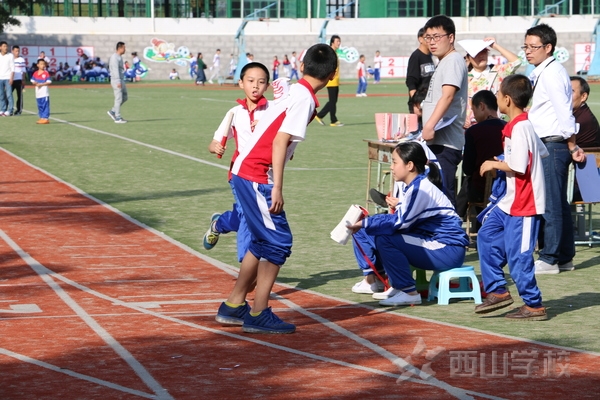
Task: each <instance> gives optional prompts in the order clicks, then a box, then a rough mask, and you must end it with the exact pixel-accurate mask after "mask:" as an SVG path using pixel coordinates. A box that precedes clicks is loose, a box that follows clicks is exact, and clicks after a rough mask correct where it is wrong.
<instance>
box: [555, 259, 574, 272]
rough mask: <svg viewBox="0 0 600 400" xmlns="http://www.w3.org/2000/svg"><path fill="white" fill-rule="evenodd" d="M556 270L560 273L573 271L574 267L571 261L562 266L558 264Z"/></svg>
mask: <svg viewBox="0 0 600 400" xmlns="http://www.w3.org/2000/svg"><path fill="white" fill-rule="evenodd" d="M558 270H559V271H560V272H563V271H573V270H575V266H574V265H573V261H569V262H566V263H564V264H558Z"/></svg>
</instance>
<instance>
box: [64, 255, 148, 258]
mask: <svg viewBox="0 0 600 400" xmlns="http://www.w3.org/2000/svg"><path fill="white" fill-rule="evenodd" d="M70 257H71V258H140V257H141V258H145V257H156V254H125V255H122V256H81V255H75V256H70Z"/></svg>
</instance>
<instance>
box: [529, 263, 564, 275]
mask: <svg viewBox="0 0 600 400" xmlns="http://www.w3.org/2000/svg"><path fill="white" fill-rule="evenodd" d="M559 272H560V270H559V269H558V264H548V263H547V262H544V261H542V260H537V261H536V262H535V274H536V275H554V274H558V273H559Z"/></svg>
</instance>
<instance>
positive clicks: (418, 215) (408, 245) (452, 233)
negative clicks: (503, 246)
mask: <svg viewBox="0 0 600 400" xmlns="http://www.w3.org/2000/svg"><path fill="white" fill-rule="evenodd" d="M391 170H392V176H393V179H394V181H396V182H400V183H403V184H404V185H405V187H404V189H403V190H402V191H401V192H400V195H401V198H399V199H398V204H397V205H396V212H395V213H394V214H375V215H372V216H369V217H366V218H365V219H363V220H362V221H358V222H357V223H356V224H354V225H349V226H348V228H349V229H351V230H352V232H353V233H354V247H355V251H354V253H355V255H356V260H357V262H358V264H359V266H360V268H361V269H362V270H363V272H365V271H367V270H368V269H369V267H370V266H369V265H368V263H366V260H365V259H364V257H363V256H362V254H363V253H365V254H371V260H370V262H371V263H372V264H373V265H374V266H375V267H377V268H381V267H383V269H384V270H385V272H386V274H387V276H388V277H389V278H390V280H391V285H392V286H391V287H390V288H389V289H388V290H386V291H385V292H382V293H373V298H374V299H377V300H381V301H380V302H379V304H381V305H383V306H399V305H410V304H421V296H420V295H419V293H417V290H416V286H415V280H414V279H413V277H412V272H411V269H410V266H411V265H412V266H414V267H416V268H421V269H426V270H434V271H445V270H448V269H452V268H457V267H460V266H461V265H462V263H463V261H464V259H465V253H466V248H465V246H467V245H468V244H469V239H468V238H467V235H466V234H465V231H464V230H463V229H462V221H461V220H460V218H459V217H458V215H457V214H456V212H455V211H454V207H453V206H452V203H450V200H448V198H447V197H446V195H444V193H443V192H442V191H441V190H440V188H441V177H440V173H439V170H438V168H437V166H436V164H434V163H429V164H428V159H427V155H426V153H425V151H424V150H423V147H422V145H421V144H420V143H418V142H413V141H409V142H404V143H400V144H399V145H398V146H396V148H395V149H394V151H393V152H392V166H391ZM369 272H370V271H369ZM373 278H374V277H373ZM353 291H354V290H353ZM374 292H375V291H374Z"/></svg>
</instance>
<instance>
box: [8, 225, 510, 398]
mask: <svg viewBox="0 0 600 400" xmlns="http://www.w3.org/2000/svg"><path fill="white" fill-rule="evenodd" d="M0 238H2V239H3V240H4V241H5V242H6V243H7V244H8V245H9V246H10V247H11V248H12V249H13V250H14V251H15V252H16V253H17V254H18V255H19V256H20V257H21V258H22V259H23V261H25V262H26V263H27V264H28V265H29V266H30V267H31V268H32V269H33V270H34V271H35V272H36V273H37V274H38V275H39V276H40V277H41V278H42V279H44V281H46V282H47V283H48V284H49V285H50V286H51V287H52V288H53V289H54V290H55V291H56V292H57V294H58V295H59V296H60V297H61V298H63V301H65V302H66V303H67V304H68V305H69V306H70V307H71V308H72V309H73V310H74V311H76V312H77V313H78V314H80V313H82V314H84V316H85V317H86V319H85V321H86V322H88V321H89V322H88V325H90V323H93V324H94V327H93V329H94V330H95V331H96V332H98V333H100V332H106V331H105V330H104V329H103V328H102V327H101V326H100V325H99V324H97V323H96V321H95V320H94V319H93V318H91V316H89V314H86V313H85V311H84V310H83V308H81V307H80V306H79V305H78V304H77V303H76V302H75V301H73V300H72V299H71V298H70V297H69V296H68V295H67V294H66V292H64V290H63V289H62V288H61V287H60V286H59V285H58V284H57V283H56V282H54V280H53V279H57V280H60V281H62V282H64V283H66V284H67V285H70V286H72V287H74V288H76V289H79V290H81V291H83V292H85V293H86V294H90V295H93V296H96V297H98V298H101V299H104V300H108V301H111V302H112V303H113V304H114V305H120V306H123V307H127V308H130V309H132V310H136V311H138V312H140V313H143V314H147V315H151V316H154V317H156V318H161V319H164V320H167V321H171V322H174V323H176V324H179V325H184V326H188V327H191V328H195V329H200V330H203V331H207V332H211V333H213V334H217V335H223V336H227V337H231V338H234V339H238V340H242V341H247V342H251V343H255V344H258V345H262V346H266V347H270V348H274V349H276V350H281V351H285V352H288V353H292V354H296V355H300V356H303V357H307V358H310V359H314V360H318V361H323V362H327V363H332V364H336V365H340V366H343V367H347V368H353V369H357V370H360V371H365V372H369V373H372V374H377V375H382V376H386V377H390V378H394V379H397V380H398V379H400V380H403V381H409V382H412V383H417V384H423V385H427V386H434V387H437V388H439V389H442V390H445V391H446V392H447V393H448V394H450V395H453V396H454V397H456V398H458V399H461V400H470V399H473V397H472V396H470V395H469V394H475V395H477V396H481V397H485V398H490V399H494V400H500V399H501V398H500V397H495V396H490V395H487V394H484V393H478V392H474V391H468V390H464V389H460V388H456V387H454V386H451V385H449V384H447V383H445V382H441V381H438V380H437V379H435V378H433V377H431V376H430V375H428V374H426V373H425V372H424V371H421V370H420V369H418V368H416V367H414V366H412V365H410V364H408V363H407V362H406V361H405V360H403V359H401V358H399V357H397V356H396V355H394V354H392V353H389V352H388V353H389V354H388V356H387V357H386V358H388V359H389V358H393V359H394V360H395V362H396V365H399V366H402V367H405V368H410V369H411V371H413V373H415V374H416V375H417V376H427V377H428V378H427V380H425V379H415V378H410V377H409V378H405V377H403V376H402V375H400V374H393V373H390V372H386V371H382V370H379V369H375V368H371V367H365V366H362V365H358V364H353V363H348V362H345V361H341V360H337V359H334V358H330V357H325V356H320V355H318V354H313V353H308V352H305V351H301V350H297V349H294V348H290V347H286V346H280V345H276V344H272V343H268V342H264V341H262V340H257V339H254V338H252V337H247V336H242V335H239V334H234V333H231V332H226V331H221V330H218V329H213V328H209V327H207V326H202V325H198V324H195V323H192V322H189V321H185V320H182V319H179V318H175V317H172V316H169V315H165V314H161V313H156V312H153V311H151V310H148V309H146V308H143V307H138V306H135V305H132V304H130V303H127V302H124V301H121V300H118V299H116V298H113V297H111V296H108V295H105V294H103V293H100V292H98V291H96V290H93V289H90V288H89V287H87V286H84V285H82V284H79V283H77V282H75V281H72V280H71V279H68V278H66V277H64V276H62V275H60V274H58V273H56V272H54V271H52V270H50V269H48V268H47V267H45V266H44V265H42V264H40V263H39V262H38V261H37V260H35V259H34V258H33V257H31V256H30V255H29V254H27V253H26V252H25V251H24V250H23V249H21V248H20V247H19V245H18V244H17V243H16V242H14V241H13V240H12V239H11V238H10V237H9V236H8V235H7V234H6V233H5V232H4V231H3V230H0ZM284 300H285V299H284ZM286 301H287V300H286ZM289 304H290V305H291V306H292V307H294V308H295V310H297V311H299V312H302V313H303V314H305V315H309V316H311V318H314V319H315V320H316V321H318V322H320V323H323V324H325V325H326V326H328V327H329V328H331V329H333V330H335V331H336V332H338V333H341V334H342V335H345V333H344V332H346V333H347V334H350V336H348V335H346V336H347V337H351V336H352V335H354V336H356V337H357V338H360V337H359V336H358V335H355V334H354V333H352V332H349V331H347V330H345V329H343V328H341V327H339V326H338V325H336V324H334V323H333V322H330V321H328V320H327V319H325V318H322V317H320V316H318V315H317V314H314V313H310V312H308V311H306V310H304V309H302V308H301V307H298V306H297V305H295V304H294V303H292V302H291V301H289ZM288 306H289V305H288ZM78 310H80V311H79V312H78ZM90 326H92V325H90ZM106 335H109V334H108V332H106ZM109 337H110V336H109ZM103 338H104V337H103ZM110 339H112V341H114V342H110V343H109V342H108V341H107V343H109V344H110V345H111V347H113V349H115V351H117V350H121V351H122V352H124V355H129V356H130V357H131V358H130V359H128V358H125V357H124V355H121V353H119V354H120V355H121V356H122V357H123V358H124V359H125V361H127V362H128V363H130V365H132V364H137V366H139V367H138V368H139V369H135V368H134V371H136V373H137V374H138V376H140V378H142V379H143V380H144V382H145V383H146V385H148V386H149V387H150V388H152V389H153V391H154V392H155V393H157V396H159V398H171V397H170V396H169V395H168V393H167V392H166V390H165V389H163V388H162V387H160V386H158V387H156V386H155V385H159V384H158V382H156V381H154V379H153V378H152V377H151V376H150V375H149V374H148V375H147V376H146V375H144V374H143V372H146V370H145V369H144V367H143V366H142V365H141V364H139V362H138V361H137V360H135V358H133V356H131V354H130V353H129V352H128V351H127V350H126V349H125V348H124V347H122V346H121V345H120V344H119V343H118V342H117V341H116V340H115V339H114V338H112V337H110ZM360 339H361V340H360V341H359V340H356V339H355V340H356V341H357V342H358V343H361V344H363V345H368V344H370V345H368V346H366V347H368V348H369V349H371V350H374V351H375V350H377V351H376V352H377V353H378V354H380V355H383V354H384V353H382V352H387V350H384V349H381V348H380V347H379V346H377V345H375V344H373V343H371V342H369V341H368V340H366V339H362V338H360ZM105 341H106V339H105ZM378 349H380V350H378ZM132 368H133V367H132ZM146 373H147V372H146ZM423 374H425V375H423ZM144 378H146V379H147V380H146V379H144ZM152 381H154V382H155V384H153V382H152ZM468 393H469V394H468ZM161 396H169V397H161Z"/></svg>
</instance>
